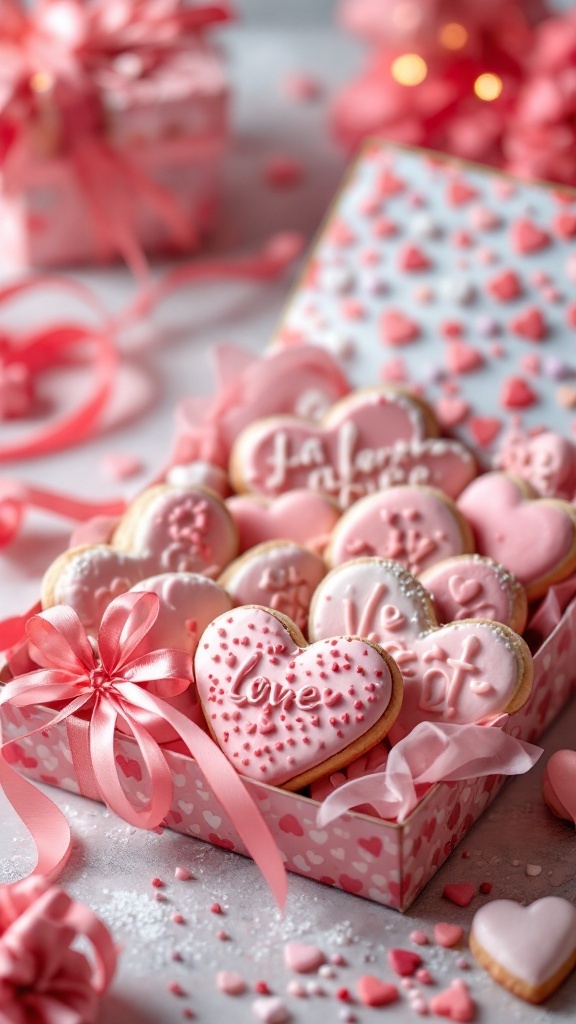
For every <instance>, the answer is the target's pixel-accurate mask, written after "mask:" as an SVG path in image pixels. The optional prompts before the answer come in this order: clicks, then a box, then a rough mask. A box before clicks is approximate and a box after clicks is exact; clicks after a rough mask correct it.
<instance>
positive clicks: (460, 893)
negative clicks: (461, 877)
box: [442, 882, 476, 907]
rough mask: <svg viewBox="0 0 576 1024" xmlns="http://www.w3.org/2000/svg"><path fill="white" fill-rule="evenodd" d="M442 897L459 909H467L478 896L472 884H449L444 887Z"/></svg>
mask: <svg viewBox="0 0 576 1024" xmlns="http://www.w3.org/2000/svg"><path fill="white" fill-rule="evenodd" d="M442 895H443V896H444V899H447V900H450V902H451V903H455V904H456V906H457V907H467V906H468V905H469V904H470V903H471V902H472V900H473V899H474V896H475V895H476V886H475V885H473V884H472V882H449V883H448V885H445V886H444V889H443V890H442Z"/></svg>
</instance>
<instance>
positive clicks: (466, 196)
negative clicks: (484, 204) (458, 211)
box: [446, 178, 478, 206]
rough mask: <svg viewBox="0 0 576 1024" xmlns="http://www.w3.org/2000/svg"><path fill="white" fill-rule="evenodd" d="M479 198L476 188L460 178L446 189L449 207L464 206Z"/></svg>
mask: <svg viewBox="0 0 576 1024" xmlns="http://www.w3.org/2000/svg"><path fill="white" fill-rule="evenodd" d="M477 197H478V192H477V190H476V189H475V188H474V186H473V185H471V184H469V183H468V182H467V181H464V180H463V179H460V178H458V179H456V180H455V181H451V182H450V184H449V185H448V187H447V189H446V202H447V203H448V204H449V206H464V204H465V203H469V202H470V200H472V199H476V198H477Z"/></svg>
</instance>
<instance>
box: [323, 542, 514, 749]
mask: <svg viewBox="0 0 576 1024" xmlns="http://www.w3.org/2000/svg"><path fill="white" fill-rule="evenodd" d="M337 633H352V634H358V635H361V636H365V637H366V639H369V640H371V641H372V642H373V643H378V644H380V645H381V646H382V647H383V648H384V649H385V650H386V651H388V653H389V654H391V655H392V657H393V658H394V660H395V662H396V664H397V665H398V667H399V669H400V671H401V672H402V678H403V682H404V698H403V702H402V708H401V710H400V714H399V716H398V719H397V721H396V723H395V724H394V726H393V728H392V731H391V738H392V741H393V742H397V741H398V740H399V739H400V738H401V737H402V736H404V735H406V734H407V733H408V732H410V731H411V730H412V729H413V728H414V726H415V725H417V724H418V723H419V722H422V721H432V722H435V721H449V722H451V723H454V724H465V723H474V722H481V721H484V720H486V719H489V718H491V717H493V716H494V715H497V714H498V713H499V712H501V711H502V710H503V709H504V708H505V707H506V706H507V704H509V702H510V701H511V699H512V697H513V696H514V694H515V692H516V690H517V687H518V656H517V653H516V651H515V649H514V647H513V646H512V644H511V641H510V638H509V636H508V634H507V633H505V632H504V631H503V630H502V629H500V628H499V627H498V626H496V625H492V624H489V623H483V622H474V621H466V622H461V623H453V624H450V625H447V626H443V627H441V628H437V626H436V623H435V621H434V618H433V616H432V612H431V607H430V602H429V598H428V595H427V594H426V591H425V590H424V588H423V587H422V586H421V585H420V584H419V582H418V581H417V580H416V579H414V577H413V576H412V575H411V574H410V573H408V572H406V571H405V570H403V569H402V567H401V566H400V565H398V563H396V562H385V561H381V560H379V559H368V558H367V559H360V560H358V561H352V562H348V563H347V564H345V565H342V566H339V567H338V568H337V569H334V570H333V571H332V572H331V573H329V574H328V576H326V578H325V579H324V580H323V581H322V583H321V584H320V585H319V587H318V589H317V590H316V593H315V595H314V600H313V604H312V608H311V613H310V637H311V639H313V640H319V639H320V638H322V637H326V636H333V635H335V634H337Z"/></svg>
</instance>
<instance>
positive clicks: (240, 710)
mask: <svg viewBox="0 0 576 1024" xmlns="http://www.w3.org/2000/svg"><path fill="white" fill-rule="evenodd" d="M194 672H195V677H196V685H197V687H198V694H199V697H200V700H201V703H202V706H203V708H204V714H205V716H206V721H207V722H208V725H209V727H210V731H211V732H212V735H213V736H214V738H215V740H216V742H217V743H218V744H219V745H220V747H221V748H222V750H223V751H224V753H225V754H226V757H227V758H228V759H229V760H230V762H231V763H232V764H233V765H234V767H235V768H236V769H237V770H238V772H240V774H242V775H246V776H247V777H248V778H251V779H257V780H259V781H261V782H267V783H270V784H271V785H276V786H284V787H285V788H286V789H291V790H295V789H301V788H302V787H304V786H307V785H308V784H309V783H311V782H312V781H313V780H314V779H316V778H320V777H321V776H322V775H330V774H331V773H332V772H334V771H337V770H338V769H339V768H342V767H343V766H344V765H346V764H349V763H350V761H353V760H355V758H357V757H359V756H360V754H362V753H364V752H365V751H366V750H369V749H370V748H371V747H373V746H375V745H376V744H377V743H379V742H380V740H382V739H383V738H384V736H385V735H386V733H387V732H388V730H389V728H390V726H391V724H392V723H393V721H394V719H395V718H396V715H397V714H398V710H399V707H400V703H401V700H402V680H401V676H400V672H399V671H398V668H397V666H396V665H395V664H394V662H393V660H392V658H390V657H389V655H387V654H386V653H385V652H384V651H382V650H381V649H380V648H379V647H377V646H376V645H374V644H371V643H369V642H368V641H365V640H360V639H358V638H357V637H356V638H355V637H345V636H344V637H343V636H338V637H331V638H330V639H328V640H323V641H320V642H319V643H316V644H312V645H311V646H307V645H306V641H305V639H304V637H303V636H302V634H301V633H300V631H299V630H298V629H297V628H296V626H295V625H294V623H293V622H291V621H290V620H289V619H287V618H286V617H285V616H283V615H280V614H279V613H278V612H272V611H271V610H270V609H268V608H261V607H258V606H255V605H252V606H249V607H242V608H234V609H233V610H232V611H231V612H228V613H226V614H224V615H220V616H219V617H218V618H217V619H216V620H215V621H214V622H212V623H211V624H210V625H209V626H208V628H207V629H206V632H205V633H204V634H203V636H202V639H201V641H200V644H199V646H198V650H197V651H196V658H195V661H194Z"/></svg>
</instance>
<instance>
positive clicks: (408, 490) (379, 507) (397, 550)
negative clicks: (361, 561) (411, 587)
mask: <svg viewBox="0 0 576 1024" xmlns="http://www.w3.org/2000/svg"><path fill="white" fill-rule="evenodd" d="M468 550H470V547H469V546H468V543H467V540H466V539H465V537H464V536H463V532H462V526H461V523H460V521H459V518H458V517H457V516H456V514H455V512H454V511H453V510H452V508H451V507H450V505H449V504H448V503H447V502H446V501H445V500H443V497H442V496H441V495H439V494H435V493H434V492H432V491H430V490H426V489H421V488H418V487H391V488H389V489H387V490H384V491H380V492H379V493H377V494H373V495H370V496H368V497H367V498H364V499H363V500H362V501H359V502H357V503H356V504H355V505H353V506H352V508H351V509H348V511H347V512H346V513H345V514H344V515H343V516H342V518H341V519H340V520H339V522H338V523H337V524H336V527H335V528H334V531H333V533H332V538H331V541H330V545H329V549H328V561H329V562H331V563H332V564H333V565H339V564H340V563H341V562H346V561H348V559H350V558H355V557H358V556H364V555H367V556H374V555H377V556H378V557H379V558H389V559H394V561H396V562H400V563H401V564H402V565H403V566H405V568H407V569H409V570H410V571H411V572H412V573H414V574H415V575H417V574H418V573H420V572H423V570H424V569H427V568H428V567H429V566H431V565H434V564H435V563H436V562H440V561H442V560H443V559H445V558H450V557H451V556H452V555H459V554H463V553H464V552H466V551H468Z"/></svg>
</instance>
